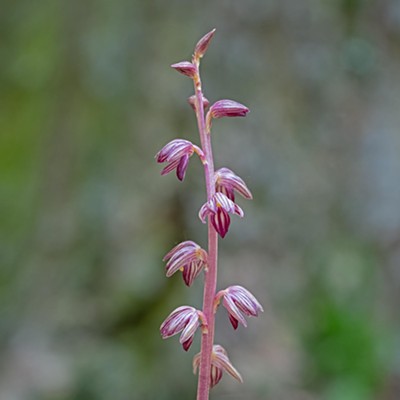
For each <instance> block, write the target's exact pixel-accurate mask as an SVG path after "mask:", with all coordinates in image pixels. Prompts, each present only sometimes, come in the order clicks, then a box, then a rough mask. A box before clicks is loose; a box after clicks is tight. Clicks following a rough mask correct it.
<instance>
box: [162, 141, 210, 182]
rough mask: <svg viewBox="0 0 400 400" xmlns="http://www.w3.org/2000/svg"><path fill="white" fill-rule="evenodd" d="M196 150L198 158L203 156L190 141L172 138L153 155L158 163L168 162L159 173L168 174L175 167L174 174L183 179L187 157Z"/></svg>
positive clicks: (187, 161)
mask: <svg viewBox="0 0 400 400" xmlns="http://www.w3.org/2000/svg"><path fill="white" fill-rule="evenodd" d="M194 152H196V153H197V154H198V155H199V156H200V158H202V157H204V155H203V152H202V150H201V149H200V148H199V147H197V146H196V145H194V144H193V143H192V142H189V141H188V140H184V139H174V140H172V141H171V142H169V143H167V144H166V145H165V146H164V147H163V148H162V149H161V150H160V151H159V152H158V153H157V154H156V156H155V159H156V160H157V162H158V163H164V162H166V163H168V164H167V166H166V167H165V168H164V169H163V170H162V171H161V175H165V174H168V173H169V172H171V171H173V170H174V169H175V168H176V176H177V178H178V179H179V180H180V181H183V180H184V178H185V174H186V169H187V167H188V164H189V158H190V157H191V156H192V155H193V153H194Z"/></svg>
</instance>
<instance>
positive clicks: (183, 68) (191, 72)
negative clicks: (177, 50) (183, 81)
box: [171, 61, 197, 78]
mask: <svg viewBox="0 0 400 400" xmlns="http://www.w3.org/2000/svg"><path fill="white" fill-rule="evenodd" d="M171 67H172V68H174V69H175V70H176V71H178V72H180V73H181V74H183V75H186V76H188V77H189V78H193V77H194V76H195V75H196V72H197V69H196V67H195V66H194V65H193V64H192V63H191V62H189V61H181V62H179V63H176V64H172V65H171Z"/></svg>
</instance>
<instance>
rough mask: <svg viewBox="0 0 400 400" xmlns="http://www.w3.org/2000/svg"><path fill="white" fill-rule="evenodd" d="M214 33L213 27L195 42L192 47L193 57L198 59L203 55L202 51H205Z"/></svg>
mask: <svg viewBox="0 0 400 400" xmlns="http://www.w3.org/2000/svg"><path fill="white" fill-rule="evenodd" d="M214 33H215V29H213V30H212V31H210V32H208V33H206V34H205V35H204V36H203V37H202V38H201V39H200V40H199V41H198V42H197V44H196V47H195V49H194V56H195V58H197V59H199V58H202V57H203V56H204V53H205V52H206V51H207V48H208V46H209V44H210V41H211V39H212V38H213V36H214Z"/></svg>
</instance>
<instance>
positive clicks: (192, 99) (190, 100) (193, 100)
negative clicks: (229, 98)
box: [188, 94, 210, 111]
mask: <svg viewBox="0 0 400 400" xmlns="http://www.w3.org/2000/svg"><path fill="white" fill-rule="evenodd" d="M188 103H189V104H190V106H191V107H192V108H193V110H194V111H196V95H195V94H194V95H192V96H190V97H189V98H188ZM209 105H210V102H209V101H208V99H207V98H206V97H204V96H203V108H204V109H206V108H207V107H208V106H209Z"/></svg>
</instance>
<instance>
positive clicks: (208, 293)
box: [194, 61, 218, 400]
mask: <svg viewBox="0 0 400 400" xmlns="http://www.w3.org/2000/svg"><path fill="white" fill-rule="evenodd" d="M196 66H197V76H196V78H195V79H194V82H195V93H196V117H197V126H198V129H199V134H200V141H201V146H202V150H203V153H204V156H205V163H204V174H205V180H206V188H207V200H210V199H211V198H212V196H213V195H214V194H215V184H214V159H213V155H212V147H211V135H210V133H209V132H207V129H206V123H205V119H204V104H203V93H202V89H201V80H200V73H199V62H198V61H196ZM217 258H218V234H217V232H216V230H215V229H214V227H213V225H212V224H211V221H210V218H208V266H207V271H206V273H205V282H204V294H203V313H204V315H205V317H206V320H207V324H208V329H207V330H206V331H205V332H203V334H202V336H201V350H200V367H199V380H198V386H197V400H208V398H209V392H210V372H211V353H212V349H213V343H214V326H215V317H214V298H215V292H216V287H217Z"/></svg>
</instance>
